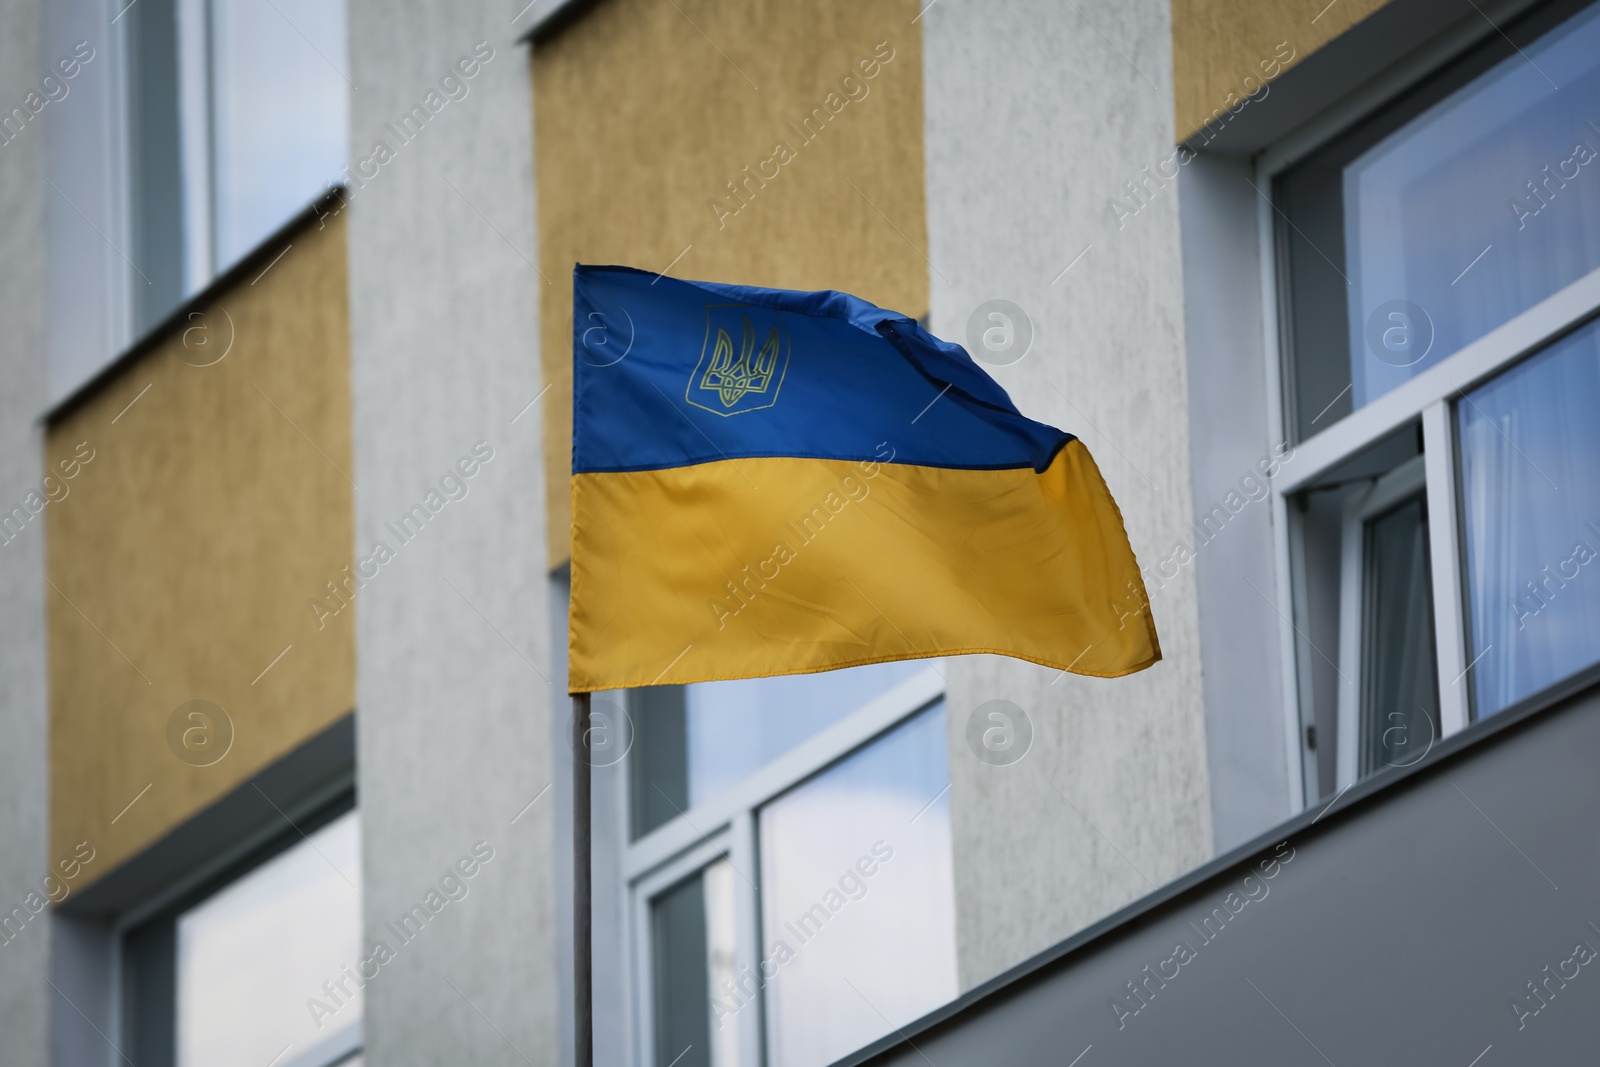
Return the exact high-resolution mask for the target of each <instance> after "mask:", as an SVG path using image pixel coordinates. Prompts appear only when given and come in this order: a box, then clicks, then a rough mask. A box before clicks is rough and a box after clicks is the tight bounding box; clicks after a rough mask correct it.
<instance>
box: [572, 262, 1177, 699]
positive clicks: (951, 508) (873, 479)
mask: <svg viewBox="0 0 1600 1067" xmlns="http://www.w3.org/2000/svg"><path fill="white" fill-rule="evenodd" d="M573 352H574V362H573V368H574V374H573V423H572V515H573V522H572V610H571V616H570V620H569V621H570V634H569V639H570V644H569V688H570V689H571V690H572V691H573V692H575V693H577V692H590V691H593V690H597V689H616V688H623V687H629V686H642V685H657V684H667V683H684V682H698V681H709V680H712V679H722V678H752V677H758V676H766V675H779V674H801V673H807V672H811V671H825V670H831V669H834V668H837V667H849V666H854V665H856V664H862V663H879V662H883V661H885V660H897V659H911V658H920V657H927V656H945V655H954V654H959V653H970V652H993V653H999V654H1001V655H1007V656H1015V657H1018V658H1020V659H1026V660H1031V661H1033V662H1035V663H1042V664H1044V665H1046V666H1050V667H1059V668H1061V669H1063V670H1070V671H1074V672H1076V673H1079V674H1088V675H1095V676H1097V677H1114V676H1117V675H1123V674H1129V673H1131V672H1133V671H1137V670H1141V669H1143V668H1145V667H1148V666H1149V665H1150V664H1152V663H1154V662H1155V661H1156V660H1158V659H1160V658H1161V650H1160V646H1159V644H1158V643H1157V640H1156V631H1155V625H1154V623H1153V622H1152V620H1151V618H1150V612H1149V604H1148V601H1147V599H1146V595H1145V589H1144V583H1143V582H1142V581H1141V579H1140V577H1139V566H1138V563H1137V562H1136V561H1135V560H1134V556H1133V551H1132V549H1131V548H1130V547H1129V545H1128V537H1127V534H1126V532H1125V531H1124V530H1123V526H1122V516H1121V513H1120V512H1119V511H1118V510H1117V505H1116V502H1115V501H1113V500H1112V499H1111V494H1110V492H1108V491H1107V489H1106V484H1105V482H1104V480H1103V479H1102V478H1101V477H1100V472H1099V470H1098V468H1096V467H1095V464H1094V460H1093V459H1091V458H1090V457H1089V452H1088V450H1087V449H1085V448H1084V446H1083V444H1082V442H1080V441H1079V440H1077V438H1075V437H1073V436H1072V435H1071V434H1068V433H1064V432H1062V431H1061V430H1058V429H1055V428H1054V427H1051V426H1046V425H1044V424H1043V423H1039V422H1034V421H1033V420H1031V419H1028V418H1024V417H1023V416H1022V414H1021V413H1020V412H1018V411H1017V409H1016V407H1015V405H1013V404H1012V403H1011V399H1010V397H1008V396H1007V395H1006V393H1005V391H1004V390H1003V389H1001V388H1000V387H999V385H997V384H996V383H995V382H994V380H993V379H991V378H990V377H989V376H988V375H987V374H985V373H984V372H983V371H982V370H980V369H979V368H978V366H977V365H976V364H975V363H974V362H973V361H972V359H971V358H970V357H969V356H968V355H967V353H966V352H965V351H964V350H963V349H961V348H960V347H958V346H956V345H952V344H948V343H946V342H944V341H940V340H939V339H938V338H936V337H933V336H932V335H931V334H929V333H927V332H926V331H925V330H923V329H922V328H921V327H920V326H918V325H917V323H916V322H915V321H914V320H912V319H909V318H907V317H905V316H904V315H897V314H894V313H892V312H887V311H884V310H882V309H880V308H877V307H874V306H873V305H871V304H869V303H867V302H866V301H864V300H860V299H857V298H856V297H853V296H849V295H847V294H844V293H838V292H817V293H803V292H792V291H788V290H782V289H759V288H754V287H749V286H739V285H720V284H712V283H709V282H688V281H680V280H677V279H673V278H668V277H664V276H661V275H655V274H650V273H648V272H643V271H637V270H633V269H630V268H626V267H586V266H579V267H578V268H577V269H576V270H575V271H574V274H573Z"/></svg>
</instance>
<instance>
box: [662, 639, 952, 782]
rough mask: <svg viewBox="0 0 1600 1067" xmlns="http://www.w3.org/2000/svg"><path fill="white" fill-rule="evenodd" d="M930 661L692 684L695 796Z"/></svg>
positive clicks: (745, 772) (753, 767)
mask: <svg viewBox="0 0 1600 1067" xmlns="http://www.w3.org/2000/svg"><path fill="white" fill-rule="evenodd" d="M927 666H928V664H927V662H926V661H923V660H900V661H898V662H894V663H873V664H869V665H867V666H864V667H850V668H847V669H845V670H840V671H824V672H822V673H819V674H794V675H787V676H785V677H781V678H745V679H740V680H738V681H732V682H705V683H702V684H700V685H691V686H688V687H687V698H688V713H689V802H690V803H691V804H700V803H703V802H704V801H705V800H707V799H708V798H710V797H713V796H715V795H716V794H717V793H720V792H721V791H722V790H724V789H726V788H727V787H728V786H730V785H733V784H734V783H735V782H738V781H739V780H740V779H743V778H746V777H748V776H749V775H751V774H752V773H754V772H755V771H758V770H760V769H761V768H762V767H764V766H766V765H767V764H768V763H771V762H772V761H773V760H775V759H777V758H778V757H779V756H781V755H783V754H784V753H785V752H787V751H789V750H790V749H792V748H794V747H795V746H796V745H798V744H799V743H800V742H802V741H804V740H806V739H807V738H810V737H813V736H815V735H816V734H818V733H821V732H822V731H823V730H824V729H826V728H827V727H829V726H832V725H833V724H834V723H836V722H838V721H839V720H840V719H842V718H844V717H845V716H846V715H849V714H850V713H851V712H852V711H855V710H856V709H858V708H860V707H861V706H862V705H863V704H866V703H867V702H868V701H870V700H871V699H872V698H874V697H877V696H881V695H882V694H883V693H886V692H888V691H889V690H890V689H892V688H894V687H895V685H897V684H899V683H900V682H902V681H904V680H905V679H907V678H909V677H911V676H912V675H913V674H916V673H918V672H919V671H922V670H926V669H927Z"/></svg>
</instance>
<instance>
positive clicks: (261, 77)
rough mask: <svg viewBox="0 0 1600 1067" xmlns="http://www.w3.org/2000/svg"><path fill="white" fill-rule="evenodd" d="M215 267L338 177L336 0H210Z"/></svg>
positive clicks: (341, 55) (342, 121) (339, 36)
mask: <svg viewBox="0 0 1600 1067" xmlns="http://www.w3.org/2000/svg"><path fill="white" fill-rule="evenodd" d="M211 33H212V93H213V109H214V110H213V115H212V123H213V137H214V141H213V151H214V153H215V161H214V167H215V174H214V177H213V189H214V195H215V197H216V207H215V218H216V226H215V240H216V247H217V254H216V260H217V269H218V271H219V272H220V271H223V270H226V269H227V268H228V267H229V266H230V265H231V264H232V263H234V262H235V261H236V260H238V259H239V257H241V256H243V255H244V254H245V253H247V252H249V251H250V250H251V249H253V248H254V247H255V246H256V245H258V244H259V243H260V242H261V241H262V240H263V239H264V238H266V237H267V236H268V235H269V234H271V233H272V232H273V231H274V230H276V229H278V227H280V226H282V225H283V224H284V223H285V222H287V221H289V219H290V218H291V217H293V216H294V215H295V214H297V213H298V212H300V211H301V210H302V209H304V208H305V207H306V205H307V204H309V203H310V202H311V201H312V200H313V199H314V198H315V197H316V196H317V195H318V194H320V193H321V192H323V191H324V190H325V189H326V188H327V187H328V185H329V184H330V183H332V182H334V181H337V180H339V179H340V168H341V166H342V165H343V163H344V161H345V146H346V141H347V139H348V135H349V113H348V109H349V105H348V98H347V94H348V92H349V88H350V86H349V83H348V82H347V81H346V79H345V75H346V74H347V73H348V71H346V70H345V67H346V66H347V61H346V59H345V6H344V4H343V3H342V2H329V0H212V4H211Z"/></svg>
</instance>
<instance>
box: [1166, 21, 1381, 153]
mask: <svg viewBox="0 0 1600 1067" xmlns="http://www.w3.org/2000/svg"><path fill="white" fill-rule="evenodd" d="M1387 3H1389V0H1332V2H1330V0H1173V2H1172V70H1173V76H1174V85H1173V94H1172V96H1173V101H1174V104H1175V106H1176V108H1177V136H1178V139H1179V140H1184V139H1187V138H1188V137H1190V136H1191V135H1193V134H1194V133H1195V132H1196V131H1198V130H1199V129H1200V128H1201V127H1203V126H1205V124H1206V123H1207V122H1208V121H1210V119H1211V116H1212V112H1213V111H1214V110H1215V109H1217V108H1225V109H1226V108H1235V107H1237V106H1238V100H1239V99H1240V98H1242V97H1244V96H1245V95H1246V94H1248V93H1253V92H1257V91H1258V90H1259V87H1260V84H1261V79H1262V75H1263V74H1264V73H1267V74H1270V76H1271V77H1276V76H1277V75H1278V74H1279V73H1281V70H1280V69H1278V67H1273V68H1272V69H1271V70H1268V69H1267V68H1265V67H1262V66H1261V63H1262V62H1263V61H1267V62H1271V61H1272V59H1273V57H1274V56H1275V55H1277V54H1278V48H1279V45H1281V44H1287V45H1288V49H1287V50H1286V51H1285V52H1284V53H1283V54H1284V55H1292V57H1293V58H1292V59H1291V60H1290V61H1289V62H1287V63H1284V64H1281V66H1282V68H1283V69H1287V68H1288V67H1289V66H1292V65H1293V64H1294V63H1295V62H1298V61H1300V60H1302V59H1304V58H1305V57H1306V56H1308V55H1310V54H1311V53H1312V52H1315V51H1316V50H1317V49H1319V48H1321V47H1322V46H1323V45H1325V44H1327V43H1328V42H1329V41H1331V40H1333V39H1334V38H1335V37H1337V36H1339V35H1340V34H1341V33H1343V32H1344V31H1345V30H1348V29H1349V28H1350V27H1351V26H1354V25H1355V24H1356V23H1358V22H1360V21H1361V20H1362V19H1364V18H1366V17H1367V16H1368V15H1370V14H1372V13H1373V12H1374V11H1377V10H1378V9H1379V8H1381V7H1383V6H1384V5H1385V4H1387ZM1246 77H1254V78H1255V79H1256V80H1254V81H1252V82H1250V83H1249V84H1246V82H1245V78H1246ZM1158 80H1160V79H1158ZM1267 80H1271V79H1270V78H1268V79H1267ZM1229 94H1234V95H1233V97H1232V99H1230V97H1229Z"/></svg>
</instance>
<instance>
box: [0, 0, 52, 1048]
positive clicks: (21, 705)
mask: <svg viewBox="0 0 1600 1067" xmlns="http://www.w3.org/2000/svg"><path fill="white" fill-rule="evenodd" d="M43 19H44V5H43V4H41V3H38V2H36V0H0V107H3V108H4V110H5V111H6V112H9V111H10V110H11V108H12V107H16V106H22V105H23V101H24V98H25V97H26V95H27V94H28V92H29V91H30V90H32V89H34V88H35V86H36V84H37V79H38V77H39V76H40V74H41V73H43V72H42V71H41V70H40V69H39V66H40V59H39V56H40V54H41V52H42V48H41V45H40V38H41V35H42V32H43V25H42V23H43ZM32 125H33V127H34V128H31V129H29V128H25V129H24V130H23V131H22V134H21V135H20V136H18V137H17V138H16V139H15V140H13V141H11V142H10V143H8V144H5V145H0V218H4V219H5V220H6V221H5V225H4V226H0V318H3V320H4V322H5V328H4V329H3V330H0V383H3V385H0V501H4V503H3V504H0V508H3V509H4V510H5V511H6V512H9V511H10V510H11V509H12V508H13V507H17V506H24V504H23V501H24V498H25V497H26V496H27V494H28V493H30V492H33V493H38V491H39V453H40V439H39V427H38V423H37V419H38V416H39V412H40V410H41V408H42V407H43V405H44V403H45V392H46V376H47V372H46V368H45V351H46V347H45V312H44V307H45V243H44V205H45V201H44V196H45V193H46V192H48V191H49V189H48V186H46V185H45V183H44V154H45V146H44V130H43V129H42V128H41V125H42V124H41V123H39V122H37V121H35V122H34V123H33V124H32ZM8 132H9V131H8ZM37 499H38V497H35V500H37ZM33 525H34V526H35V528H34V529H24V530H23V531H22V533H21V535H20V536H17V537H15V538H12V536H11V534H10V532H9V531H7V532H6V533H5V534H3V535H0V537H4V538H5V539H6V543H5V544H3V545H0V841H3V842H4V843H5V847H4V848H0V920H6V919H11V920H12V922H13V923H15V922H16V920H15V919H14V918H13V909H15V908H21V909H22V911H23V914H24V916H27V919H26V922H25V923H23V924H22V925H21V926H20V927H16V926H13V927H12V928H10V929H6V928H0V942H3V943H0V1035H4V1036H3V1038H0V1042H3V1044H4V1048H5V1052H4V1058H5V1061H6V1063H8V1064H11V1063H15V1064H17V1065H18V1067H44V1064H45V1062H46V1055H47V1052H48V1038H47V1033H48V1030H47V1028H48V1023H49V1011H48V1008H49V990H50V987H49V986H48V985H47V984H46V982H45V978H46V976H47V975H48V973H49V949H50V930H49V916H48V915H47V914H44V913H43V912H42V911H41V912H40V913H39V914H37V915H35V914H33V911H32V908H30V907H29V905H28V903H27V901H28V895H29V894H30V893H31V894H34V897H33V906H34V907H40V906H42V899H41V894H42V891H43V887H42V882H43V880H44V877H45V875H46V874H48V873H50V861H51V858H52V856H53V853H52V852H50V851H49V846H48V842H47V838H46V827H47V825H48V823H47V819H46V811H47V807H46V804H47V799H48V793H47V790H48V771H49V761H48V759H47V758H46V754H47V741H46V738H47V728H46V721H47V720H46V705H45V659H44V654H45V653H44V593H45V589H46V588H47V587H46V586H45V584H44V580H43V578H42V574H43V571H44V531H43V530H40V529H38V528H37V519H35V520H34V522H33ZM13 931H15V932H13Z"/></svg>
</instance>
